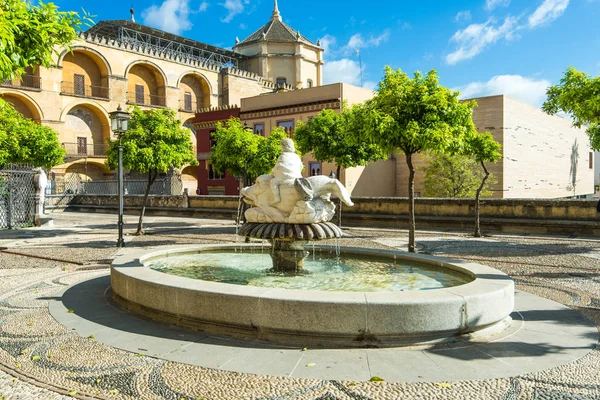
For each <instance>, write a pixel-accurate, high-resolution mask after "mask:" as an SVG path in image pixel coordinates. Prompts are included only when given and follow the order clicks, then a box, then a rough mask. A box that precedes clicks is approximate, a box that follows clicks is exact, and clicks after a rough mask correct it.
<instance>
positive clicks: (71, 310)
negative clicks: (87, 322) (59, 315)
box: [67, 308, 75, 313]
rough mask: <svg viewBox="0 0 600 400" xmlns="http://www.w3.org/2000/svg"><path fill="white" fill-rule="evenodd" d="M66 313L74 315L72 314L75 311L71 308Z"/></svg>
mask: <svg viewBox="0 0 600 400" xmlns="http://www.w3.org/2000/svg"><path fill="white" fill-rule="evenodd" d="M67 312H70V313H74V312H75V310H73V309H72V308H69V309H68V310H67Z"/></svg>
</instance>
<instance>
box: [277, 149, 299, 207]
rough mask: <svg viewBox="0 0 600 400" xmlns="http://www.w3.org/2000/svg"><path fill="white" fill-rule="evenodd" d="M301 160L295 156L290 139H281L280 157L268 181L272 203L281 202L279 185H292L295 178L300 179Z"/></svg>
mask: <svg viewBox="0 0 600 400" xmlns="http://www.w3.org/2000/svg"><path fill="white" fill-rule="evenodd" d="M302 168H303V165H302V159H301V158H300V156H299V155H298V154H296V149H295V148H294V141H293V140H291V139H287V138H285V139H281V155H280V156H279V158H278V159H277V163H276V164H275V166H274V167H273V170H272V171H271V175H272V176H273V178H272V179H271V181H270V185H271V190H272V191H273V203H272V204H275V203H279V202H280V201H281V195H280V192H279V185H280V184H282V183H283V184H288V185H290V184H293V183H294V180H295V179H297V178H302Z"/></svg>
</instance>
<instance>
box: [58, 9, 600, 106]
mask: <svg viewBox="0 0 600 400" xmlns="http://www.w3.org/2000/svg"><path fill="white" fill-rule="evenodd" d="M54 2H55V3H56V4H57V5H58V6H59V7H60V9H61V10H80V9H81V8H82V7H83V8H84V9H85V10H86V11H87V12H89V13H91V14H92V15H94V16H95V17H94V20H95V21H100V20H107V19H128V18H129V7H130V6H131V3H125V2H123V1H115V0H105V1H102V2H100V1H98V2H89V1H84V2H82V1H75V0H54ZM133 6H134V8H135V12H136V22H138V23H142V24H144V25H149V26H153V27H156V28H159V29H163V30H166V31H169V32H172V33H176V34H179V35H182V36H185V37H189V38H191V39H195V40H198V41H201V42H205V43H208V44H212V45H216V46H221V47H225V48H231V46H233V44H234V43H235V38H236V37H239V38H240V40H241V39H243V38H245V37H246V36H249V35H250V34H251V33H252V32H254V31H255V30H256V29H258V28H259V27H260V26H262V25H263V24H264V23H266V22H267V21H268V20H269V17H270V15H271V11H272V10H273V2H272V1H267V0H145V1H143V2H141V1H139V0H135V1H134V2H133ZM279 10H280V12H281V15H282V17H283V20H284V22H286V23H287V24H288V25H290V26H291V27H292V28H294V29H296V30H299V31H300V32H301V33H302V34H303V35H304V36H306V37H308V38H309V39H311V40H312V41H314V42H316V41H317V40H318V39H320V40H321V43H322V45H323V46H324V47H325V49H326V51H325V61H326V64H325V67H324V79H325V82H326V83H330V82H338V81H343V82H347V83H351V84H354V85H357V86H360V84H361V74H360V71H361V67H362V76H363V85H364V86H366V87H375V86H376V84H377V82H378V81H379V80H380V79H381V77H382V75H383V67H384V66H385V65H391V66H392V67H393V68H401V69H403V70H404V71H406V72H408V73H410V74H412V73H413V72H414V71H416V70H421V71H428V70H430V69H432V68H435V69H436V70H437V71H438V74H439V75H440V79H441V82H442V84H444V85H445V86H448V87H451V88H455V89H460V90H461V91H462V92H463V93H464V95H465V96H466V97H474V96H483V95H493V94H500V93H504V94H507V95H510V96H512V97H515V98H517V99H520V100H522V101H525V102H528V103H530V104H534V105H536V106H539V105H541V103H542V102H543V100H544V93H545V88H546V87H547V86H548V85H549V84H555V83H558V81H559V80H560V77H561V76H562V73H563V72H564V70H565V69H566V68H567V66H569V65H572V66H574V67H575V68H577V69H580V70H583V71H585V72H587V73H589V74H593V75H598V70H599V69H600V35H599V34H598V28H597V26H598V21H599V20H600V0H464V1H449V0H446V1H442V0H429V1H410V2H407V1H402V0H380V1H378V2H373V3H370V2H368V1H361V2H358V1H356V0H346V1H341V0H335V1H328V2H324V1H322V0H303V1H292V0H279ZM357 49H358V50H359V51H360V60H361V63H360V64H359V59H358V57H357V55H356V50H357Z"/></svg>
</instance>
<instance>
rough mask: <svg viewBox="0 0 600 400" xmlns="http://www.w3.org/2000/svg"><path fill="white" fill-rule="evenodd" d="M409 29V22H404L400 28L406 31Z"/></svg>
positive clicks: (410, 27)
mask: <svg viewBox="0 0 600 400" xmlns="http://www.w3.org/2000/svg"><path fill="white" fill-rule="evenodd" d="M411 29H412V25H411V24H409V23H408V22H405V23H403V24H402V30H403V31H408V30H411Z"/></svg>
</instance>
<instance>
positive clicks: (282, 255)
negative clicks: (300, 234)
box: [270, 240, 308, 273]
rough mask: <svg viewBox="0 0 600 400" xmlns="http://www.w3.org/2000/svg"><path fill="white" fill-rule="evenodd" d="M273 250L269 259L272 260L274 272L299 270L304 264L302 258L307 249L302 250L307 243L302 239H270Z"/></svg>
mask: <svg viewBox="0 0 600 400" xmlns="http://www.w3.org/2000/svg"><path fill="white" fill-rule="evenodd" d="M270 242H271V245H272V246H273V251H272V252H271V259H272V260H273V271H275V272H288V273H290V272H291V273H294V272H300V271H301V270H302V267H303V266H304V259H305V258H306V256H307V255H308V251H306V250H304V245H305V244H306V243H307V242H306V241H304V240H298V241H288V240H271V241H270Z"/></svg>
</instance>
